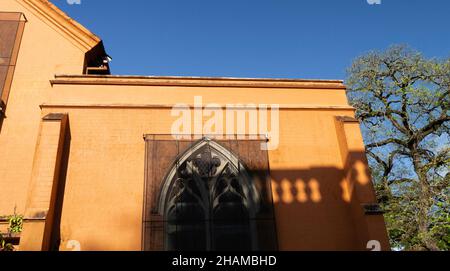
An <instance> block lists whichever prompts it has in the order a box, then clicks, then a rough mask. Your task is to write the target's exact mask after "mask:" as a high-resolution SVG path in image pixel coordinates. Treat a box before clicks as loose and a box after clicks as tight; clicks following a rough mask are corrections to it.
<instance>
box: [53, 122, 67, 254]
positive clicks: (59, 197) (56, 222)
mask: <svg viewBox="0 0 450 271" xmlns="http://www.w3.org/2000/svg"><path fill="white" fill-rule="evenodd" d="M66 129H67V130H66V135H65V140H64V147H63V153H62V157H61V165H60V173H59V183H58V188H57V190H58V191H57V193H56V199H55V206H54V219H53V224H52V227H51V228H52V231H51V235H50V250H51V251H59V248H60V244H61V217H62V210H63V204H64V193H65V188H66V178H67V168H68V165H69V153H70V144H71V132H70V124H69V122H67V127H66Z"/></svg>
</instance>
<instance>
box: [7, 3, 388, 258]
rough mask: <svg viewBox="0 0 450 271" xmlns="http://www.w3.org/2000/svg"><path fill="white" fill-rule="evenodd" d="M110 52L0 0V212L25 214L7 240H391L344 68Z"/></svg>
mask: <svg viewBox="0 0 450 271" xmlns="http://www.w3.org/2000/svg"><path fill="white" fill-rule="evenodd" d="M110 60H111V58H110V57H109V56H108V54H107V52H106V51H105V48H104V46H103V43H102V40H101V39H100V38H99V37H97V36H96V35H94V34H93V33H91V32H90V31H89V30H87V29H86V28H84V27H83V26H82V25H80V24H79V23H77V22H76V21H74V20H73V19H71V18H70V17H68V16H67V15H66V14H65V13H63V12H62V11H61V10H60V9H58V8H57V7H56V6H55V5H53V4H52V3H50V2H49V1H48V0H1V1H0V97H1V99H0V217H2V216H8V215H12V214H13V213H14V212H16V213H17V214H21V215H23V216H24V225H23V231H22V232H21V233H20V234H19V235H17V236H16V237H15V238H16V242H17V248H18V250H20V251H42V250H43V251H50V250H51V251H72V250H82V251H123V250H125V251H141V250H143V251H211V250H212V251H233V250H245V251H305V250H313V251H324V250H340V251H342V250H360V251H369V250H389V249H390V246H389V241H388V237H387V232H386V227H385V223H384V218H383V212H382V210H380V208H379V206H378V204H377V200H376V196H375V190H374V185H373V183H372V180H371V177H370V172H369V170H368V163H367V158H366V156H365V148H364V142H363V139H362V135H361V130H360V126H359V122H358V121H357V120H356V119H355V109H354V108H353V107H352V106H350V105H349V103H348V100H347V97H346V87H345V85H344V83H343V81H340V80H305V79H264V78H258V79H256V78H222V77H214V78H211V77H173V76H159V75H158V76H122V75H111V72H110ZM130 61H131V60H130ZM130 64H132V63H130ZM7 228H8V225H7V221H6V219H1V220H0V232H1V233H6V232H7V230H8V229H7Z"/></svg>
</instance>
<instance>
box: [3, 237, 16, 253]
mask: <svg viewBox="0 0 450 271" xmlns="http://www.w3.org/2000/svg"><path fill="white" fill-rule="evenodd" d="M2 251H14V246H13V245H12V244H10V243H6V240H5V239H4V238H3V235H2V234H1V233H0V252H2Z"/></svg>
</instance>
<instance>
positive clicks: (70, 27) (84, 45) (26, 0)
mask: <svg viewBox="0 0 450 271" xmlns="http://www.w3.org/2000/svg"><path fill="white" fill-rule="evenodd" d="M16 2H18V3H19V4H21V5H22V6H24V7H25V8H28V9H31V10H32V11H34V12H35V13H36V14H38V15H39V16H40V17H41V18H42V19H44V20H46V21H48V22H50V23H51V24H52V25H53V26H55V27H56V28H57V29H58V30H60V31H61V32H62V33H64V34H65V35H66V36H67V37H69V38H70V39H71V40H72V41H74V42H75V43H76V44H78V45H79V47H80V49H82V50H84V51H89V50H91V49H92V48H93V47H94V46H96V45H97V44H98V43H99V42H100V41H101V40H100V38H99V37H97V36H96V35H94V34H93V33H92V32H90V31H89V30H88V29H86V28H85V27H84V26H82V25H81V24H79V23H78V22H76V21H75V20H73V19H72V18H70V17H69V16H67V15H66V14H65V13H64V12H63V11H61V10H60V9H59V8H58V7H56V6H55V5H54V4H52V3H50V2H49V1H47V0H16Z"/></svg>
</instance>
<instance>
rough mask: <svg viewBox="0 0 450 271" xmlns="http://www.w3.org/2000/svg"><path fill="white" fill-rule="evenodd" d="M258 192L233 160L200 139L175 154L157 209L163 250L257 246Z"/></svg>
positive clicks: (223, 151) (254, 247) (238, 163)
mask: <svg viewBox="0 0 450 271" xmlns="http://www.w3.org/2000/svg"><path fill="white" fill-rule="evenodd" d="M259 202H260V195H259V193H258V192H257V190H256V188H255V187H254V184H253V182H252V179H251V177H250V174H249V172H248V171H247V170H246V169H245V168H244V166H243V165H242V163H241V162H240V161H239V159H238V158H237V157H236V156H235V155H233V154H232V153H231V152H230V151H228V150H227V149H226V148H224V147H223V146H221V145H220V144H218V143H216V142H214V141H209V140H203V141H200V142H199V143H197V144H195V145H194V146H192V147H191V148H190V149H189V150H188V151H187V152H185V153H184V154H183V155H182V156H181V157H179V158H178V159H177V162H176V163H175V165H174V166H173V168H172V169H171V170H170V171H169V173H168V174H167V176H166V178H165V180H164V181H163V186H162V190H161V193H160V197H159V204H158V206H159V210H158V211H159V213H160V214H162V215H163V217H164V221H165V249H167V250H188V251H189V250H236V249H239V250H257V249H258V247H257V246H258V244H257V240H256V239H257V238H255V236H254V235H255V232H256V230H255V223H254V218H255V214H256V213H257V212H258V208H259Z"/></svg>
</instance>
